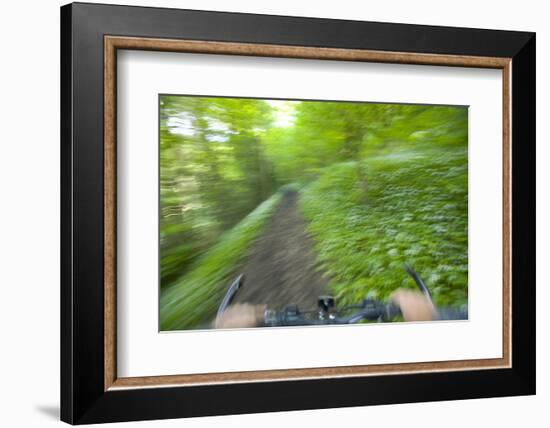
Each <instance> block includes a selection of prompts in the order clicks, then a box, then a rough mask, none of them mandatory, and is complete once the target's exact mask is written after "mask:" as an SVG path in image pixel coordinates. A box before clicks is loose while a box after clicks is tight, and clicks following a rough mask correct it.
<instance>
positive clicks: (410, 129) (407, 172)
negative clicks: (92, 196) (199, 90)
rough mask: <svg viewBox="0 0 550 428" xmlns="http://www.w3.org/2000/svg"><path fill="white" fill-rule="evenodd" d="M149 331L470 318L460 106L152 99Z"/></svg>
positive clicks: (464, 118)
mask: <svg viewBox="0 0 550 428" xmlns="http://www.w3.org/2000/svg"><path fill="white" fill-rule="evenodd" d="M159 140H160V141H159V144H160V149H159V150H160V202H159V203H160V227H159V233H160V236H159V242H160V256H159V262H160V285H159V286H160V302H159V318H160V330H161V331H170V330H189V329H212V328H252V327H286V326H320V325H321V326H322V325H335V324H355V323H375V322H403V321H438V320H464V319H467V318H468V305H467V303H468V107H467V106H446V105H414V104H393V103H370V102H349V101H311V100H286V99H285V100H283V99H259V98H256V99H255V98H238V97H205V96H194V95H193V96H188V95H172V94H171V95H159Z"/></svg>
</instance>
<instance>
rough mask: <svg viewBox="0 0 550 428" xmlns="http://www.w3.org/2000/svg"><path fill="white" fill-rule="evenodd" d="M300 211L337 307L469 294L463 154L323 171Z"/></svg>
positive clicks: (448, 150)
mask: <svg viewBox="0 0 550 428" xmlns="http://www.w3.org/2000/svg"><path fill="white" fill-rule="evenodd" d="M300 205H301V210H302V212H303V214H304V216H305V218H306V220H307V222H308V224H309V225H308V229H309V232H310V233H311V235H312V236H313V238H314V239H315V241H316V249H317V253H318V259H319V262H320V265H321V269H322V270H323V271H324V272H326V273H327V274H328V275H329V277H330V278H331V283H330V287H331V288H332V292H333V293H334V295H335V296H336V298H337V302H338V304H339V305H342V304H351V303H356V302H358V301H361V300H362V299H363V298H364V297H365V296H366V294H367V293H369V292H370V293H373V294H374V296H376V297H377V298H381V299H385V298H387V297H388V296H389V294H390V293H391V292H392V291H394V290H395V289H397V288H399V287H408V288H416V286H415V284H414V282H413V280H412V279H411V278H410V277H409V276H408V275H407V273H406V272H405V270H404V268H403V267H404V265H405V263H408V264H410V265H411V266H413V268H414V269H415V270H416V271H417V272H418V273H419V274H420V276H421V277H422V278H423V279H424V281H425V282H426V284H427V285H428V287H429V288H430V290H431V291H432V293H433V296H434V300H435V302H436V304H439V305H461V304H465V303H466V302H467V295H468V162H467V148H465V147H464V148H457V147H448V146H447V147H445V148H444V149H439V150H437V149H434V148H431V149H430V148H426V149H422V148H420V147H419V148H417V150H416V151H402V152H395V153H392V154H386V155H381V156H377V157H372V158H370V159H369V160H366V161H364V163H363V164H361V165H358V164H357V163H356V162H346V163H341V164H337V165H333V166H331V167H328V168H326V169H325V170H324V172H323V173H322V175H321V176H320V177H319V179H318V180H316V181H315V182H313V183H312V184H310V185H309V186H307V187H306V188H304V189H303V190H302V194H301V203H300Z"/></svg>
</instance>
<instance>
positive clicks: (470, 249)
mask: <svg viewBox="0 0 550 428" xmlns="http://www.w3.org/2000/svg"><path fill="white" fill-rule="evenodd" d="M61 105H62V111H61V131H62V135H61V165H62V170H61V194H62V206H61V213H62V219H61V222H62V228H61V229H62V234H61V247H62V257H61V259H62V263H61V273H62V275H61V276H62V281H61V418H62V420H64V421H66V422H69V423H71V424H85V423H98V422H115V421H129V420H144V419H162V418H178V417H190V416H201V415H223V414H236V413H252V412H270V411H282V410H298V409H315V408H327V407H343V406H362V405H373V404H388V403H405V402H417V401H435V400H452V399H464V398H478V397H479V398H480V397H496V396H510V395H527V394H534V393H535V258H534V254H535V35H534V34H533V33H527V32H511V31H496V30H481V29H466V28H448V27H434V26H418V25H408V24H393V23H372V22H357V21H340V20H328V19H314V18H297V17H282V16H267V15H251V14H235V13H221V12H205V11H192V10H176V9H160V8H141V7H128V6H113V5H93V4H79V3H76V4H70V5H67V6H63V7H62V8H61Z"/></svg>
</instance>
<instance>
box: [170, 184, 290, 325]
mask: <svg viewBox="0 0 550 428" xmlns="http://www.w3.org/2000/svg"><path fill="white" fill-rule="evenodd" d="M280 197H281V195H280V193H276V194H274V195H273V196H271V197H270V198H269V199H268V200H266V201H264V202H263V203H262V204H260V205H259V206H258V207H257V208H256V209H255V210H254V211H252V212H251V213H250V214H249V215H248V216H246V217H245V218H244V219H243V220H242V221H241V222H240V223H239V224H237V225H236V226H235V227H234V228H232V229H231V230H229V231H227V232H226V233H225V234H224V235H222V237H221V238H220V240H219V242H218V243H217V244H216V245H215V246H214V247H212V248H211V249H210V250H209V251H208V252H207V253H206V254H204V256H202V257H201V258H200V259H199V260H197V261H196V262H195V263H194V265H193V266H192V267H191V268H190V270H189V272H188V273H187V274H186V275H185V276H183V277H182V278H181V279H180V280H179V281H176V282H175V284H174V285H172V286H171V287H169V288H168V289H166V290H161V298H160V329H161V330H183V329H188V328H196V327H198V326H201V325H206V324H207V323H209V322H210V321H211V320H212V319H213V317H214V315H215V313H216V310H217V307H218V305H219V303H220V302H221V300H222V298H223V295H224V293H225V291H226V288H227V284H228V283H229V282H230V281H231V280H232V279H233V276H234V275H235V273H236V271H237V270H238V266H239V265H240V264H241V263H242V262H243V260H244V259H245V257H246V255H247V254H248V252H249V250H250V246H251V244H252V242H253V240H254V239H255V238H256V237H257V236H258V234H259V233H260V232H261V230H262V228H263V226H264V225H265V223H266V221H267V220H268V219H269V218H270V216H271V214H272V212H273V209H274V208H275V206H276V205H277V203H278V202H279V200H280Z"/></svg>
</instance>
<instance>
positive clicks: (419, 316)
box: [390, 288, 437, 321]
mask: <svg viewBox="0 0 550 428" xmlns="http://www.w3.org/2000/svg"><path fill="white" fill-rule="evenodd" d="M390 299H391V300H392V301H393V302H394V303H395V304H396V305H397V306H399V309H401V313H402V314H403V318H405V321H431V320H433V319H435V318H437V310H436V308H435V306H434V304H433V303H432V302H431V300H430V299H428V298H427V297H426V296H424V294H422V293H421V292H419V291H413V290H409V289H406V288H400V289H398V290H397V291H395V292H394V293H393V294H392V295H391V296H390Z"/></svg>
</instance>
